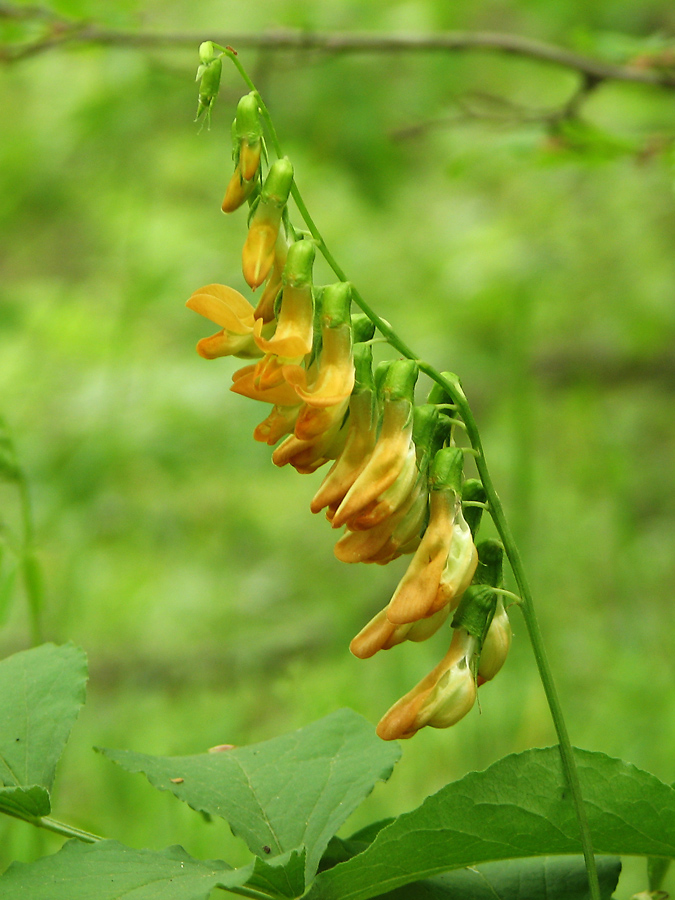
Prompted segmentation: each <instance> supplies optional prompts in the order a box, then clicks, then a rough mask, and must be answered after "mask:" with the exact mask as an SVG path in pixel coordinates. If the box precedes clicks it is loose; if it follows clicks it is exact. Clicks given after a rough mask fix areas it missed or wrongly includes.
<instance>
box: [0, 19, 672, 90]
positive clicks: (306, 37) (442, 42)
mask: <svg viewBox="0 0 675 900" xmlns="http://www.w3.org/2000/svg"><path fill="white" fill-rule="evenodd" d="M24 10H32V11H33V13H34V14H35V15H36V16H38V15H39V16H40V17H42V18H45V17H47V16H49V12H48V11H47V10H43V9H41V8H39V7H15V6H14V5H13V4H9V3H0V17H3V16H4V17H10V16H11V17H20V18H26V15H25V14H24ZM51 18H53V17H51ZM59 21H61V22H62V24H64V25H65V24H66V20H59ZM68 26H69V27H66V28H64V29H63V31H62V32H60V33H58V34H54V35H49V36H48V37H47V38H45V39H44V40H41V41H37V42H35V43H31V44H27V45H23V46H19V47H17V48H16V49H14V50H9V49H6V50H5V52H4V54H3V57H4V59H6V60H17V59H22V58H24V57H26V56H32V55H34V54H35V53H40V52H42V51H43V50H47V49H50V48H51V47H54V46H56V45H58V44H61V45H63V44H66V43H68V44H73V43H97V44H110V45H120V46H132V47H195V46H197V45H198V44H199V43H200V42H201V41H202V40H206V39H209V40H213V41H215V42H217V43H219V44H222V45H224V46H228V45H229V46H231V47H235V48H236V49H243V48H248V49H256V50H264V51H268V52H280V51H289V50H292V51H295V52H298V51H300V52H302V51H314V52H321V53H327V54H332V55H338V54H348V53H349V54H354V53H383V54H392V53H453V52H457V51H466V50H479V51H489V52H495V53H507V54H513V55H517V56H523V57H528V58H530V59H535V60H539V61H541V62H546V63H550V64H552V65H556V66H560V67H561V68H565V69H570V70H572V71H576V72H579V73H581V74H582V75H583V76H584V77H585V78H586V80H587V83H589V84H590V83H592V84H597V83H600V82H603V81H623V82H635V83H638V84H647V85H653V86H660V87H665V88H675V73H672V72H670V71H667V70H666V71H664V70H663V69H657V68H649V67H648V66H646V67H645V65H644V63H642V64H641V65H639V66H638V65H615V64H613V63H609V62H605V61H603V60H599V59H595V58H593V57H590V56H585V55H582V54H579V53H575V52H573V51H571V50H566V49H565V48H563V47H556V46H554V45H553V44H546V43H543V42H541V41H534V40H530V39H529V38H525V37H521V36H519V35H515V34H499V33H496V32H488V31H447V32H443V33H441V34H427V35H424V34H419V35H415V34H371V33H365V32H332V33H331V32H323V33H321V32H309V31H297V30H273V31H266V32H259V33H249V34H246V33H243V34H237V33H234V32H231V33H225V34H153V33H149V32H128V31H114V30H108V29H105V28H100V27H97V26H95V25H90V24H87V23H73V22H68Z"/></svg>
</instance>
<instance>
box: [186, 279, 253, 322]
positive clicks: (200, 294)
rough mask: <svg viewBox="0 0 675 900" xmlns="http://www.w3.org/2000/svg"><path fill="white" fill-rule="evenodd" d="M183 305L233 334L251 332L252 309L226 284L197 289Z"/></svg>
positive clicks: (245, 300) (244, 299)
mask: <svg viewBox="0 0 675 900" xmlns="http://www.w3.org/2000/svg"><path fill="white" fill-rule="evenodd" d="M185 305H186V306H187V307H188V308H189V309H192V310H194V312H196V313H199V315H200V316H204V318H205V319H210V320H211V321H212V322H215V323H216V325H220V327H221V328H224V329H225V330H226V331H231V332H232V333H233V334H250V333H251V332H252V331H253V321H254V320H253V307H252V306H251V304H250V303H249V302H248V300H247V299H246V298H245V297H243V296H242V295H241V294H240V293H239V291H235V289H234V288H231V287H228V286H227V285H226V284H207V285H205V286H204V287H201V288H198V290H196V291H195V292H194V293H193V294H192V296H191V297H190V299H189V300H188V301H187V303H186V304H185Z"/></svg>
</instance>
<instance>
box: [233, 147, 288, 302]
mask: <svg viewBox="0 0 675 900" xmlns="http://www.w3.org/2000/svg"><path fill="white" fill-rule="evenodd" d="M292 185H293V166H292V165H291V162H290V160H288V159H278V160H277V161H276V162H275V163H273V164H272V166H270V170H269V172H268V173H267V178H266V179H265V184H264V186H263V189H262V194H261V196H260V201H259V203H258V205H257V206H256V207H255V211H254V213H253V216H252V218H251V224H250V226H249V230H248V236H247V238H246V242H245V243H244V249H243V250H242V269H243V273H244V278H245V279H246V281H247V283H248V284H249V285H250V287H251V288H253V290H255V289H256V288H257V287H259V286H260V285H261V284H262V283H263V281H264V280H265V279H266V278H267V276H268V275H269V273H270V270H271V268H272V265H273V264H274V249H275V245H276V242H277V235H278V234H279V227H280V225H281V215H282V213H283V210H284V206H285V205H286V202H287V201H288V197H289V194H290V192H291V187H292Z"/></svg>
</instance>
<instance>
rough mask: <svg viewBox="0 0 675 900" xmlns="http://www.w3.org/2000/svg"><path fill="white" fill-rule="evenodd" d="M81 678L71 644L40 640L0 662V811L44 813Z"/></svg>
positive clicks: (80, 659)
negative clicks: (34, 646)
mask: <svg viewBox="0 0 675 900" xmlns="http://www.w3.org/2000/svg"><path fill="white" fill-rule="evenodd" d="M86 679H87V661H86V657H85V655H84V653H83V652H82V650H79V649H78V648H77V647H74V646H73V645H72V644H66V645H65V646H63V647H56V646H54V645H53V644H44V645H43V646H41V647H37V648H35V649H33V650H25V651H24V652H22V653H17V654H15V655H14V656H10V657H9V658H8V659H5V660H3V661H2V662H0V785H2V787H0V811H4V812H10V813H12V814H18V813H22V812H23V813H25V815H27V816H28V817H34V816H44V815H47V813H49V810H50V803H49V791H50V790H51V787H52V783H53V781H54V774H55V770H56V764H57V762H58V761H59V758H60V757H61V754H62V753H63V748H64V747H65V745H66V741H67V740H68V736H69V735H70V730H71V728H72V725H73V722H74V721H75V719H76V717H77V714H78V712H79V710H80V707H81V706H82V704H83V703H84V691H85V683H86Z"/></svg>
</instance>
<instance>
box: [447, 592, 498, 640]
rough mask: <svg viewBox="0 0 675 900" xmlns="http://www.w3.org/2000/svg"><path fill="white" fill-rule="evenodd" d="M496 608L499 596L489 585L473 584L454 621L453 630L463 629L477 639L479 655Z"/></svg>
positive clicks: (464, 596) (465, 594)
mask: <svg viewBox="0 0 675 900" xmlns="http://www.w3.org/2000/svg"><path fill="white" fill-rule="evenodd" d="M496 608H497V594H495V592H494V591H493V590H492V589H491V588H490V587H489V586H488V585H483V584H480V585H479V584H472V585H471V586H470V587H468V588H467V589H466V590H465V591H464V594H463V596H462V599H461V601H460V604H459V606H458V607H457V611H456V612H455V615H454V617H453V619H452V627H453V628H463V629H464V630H465V631H467V632H468V633H469V634H472V635H473V636H474V637H475V638H477V640H478V653H479V654H480V651H481V649H482V647H483V642H484V641H485V635H486V634H487V632H488V628H489V627H490V623H491V622H492V617H493V616H494V614H495V610H496Z"/></svg>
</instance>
